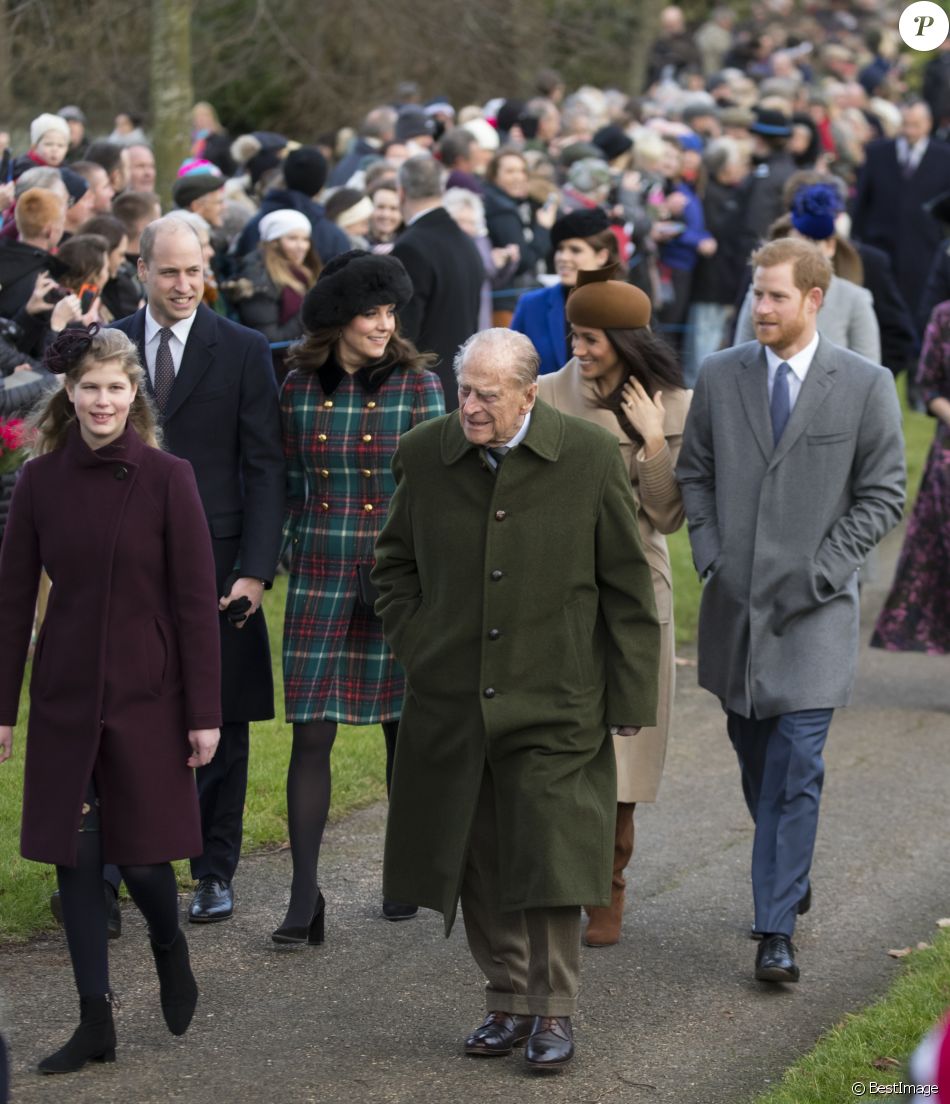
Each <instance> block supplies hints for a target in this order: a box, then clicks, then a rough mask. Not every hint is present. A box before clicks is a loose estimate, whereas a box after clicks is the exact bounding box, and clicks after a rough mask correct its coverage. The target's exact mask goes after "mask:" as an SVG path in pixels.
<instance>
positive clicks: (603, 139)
mask: <svg viewBox="0 0 950 1104" xmlns="http://www.w3.org/2000/svg"><path fill="white" fill-rule="evenodd" d="M593 142H594V145H595V146H596V147H597V148H598V149H599V150H601V151H602V152H603V155H604V157H606V158H607V160H608V161H613V159H614V158H615V157H619V156H620V155H621V154H622V153H626V152H627V150H628V149H630V147H631V146H632V145H633V139H632V138H631V137H630V135H629V134H626V133H625V132H624V130H623V128H622V127H618V126H616V125H615V124H611V125H609V126H603V127H601V128H600V130H598V131H597V133H596V134H595V135H594V138H593Z"/></svg>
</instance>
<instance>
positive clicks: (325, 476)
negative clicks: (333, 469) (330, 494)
mask: <svg viewBox="0 0 950 1104" xmlns="http://www.w3.org/2000/svg"><path fill="white" fill-rule="evenodd" d="M320 474H321V475H322V476H323V478H324V479H329V478H330V473H329V471H328V470H327V469H326V468H322V469H321V470H320Z"/></svg>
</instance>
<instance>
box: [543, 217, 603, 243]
mask: <svg viewBox="0 0 950 1104" xmlns="http://www.w3.org/2000/svg"><path fill="white" fill-rule="evenodd" d="M609 229H610V219H609V218H608V217H607V212H606V211H604V210H603V209H602V208H600V207H591V208H587V207H581V208H579V209H578V210H577V211H569V212H568V213H567V214H566V215H561V217H560V218H559V219H558V220H557V221H556V222H555V223H554V225H553V226H552V227H551V248H552V249H557V247H558V246H559V245H560V244H561V242H562V241H566V240H567V239H568V238H592V237H593V236H594V235H595V234H602V233H603V232H604V231H605V230H609Z"/></svg>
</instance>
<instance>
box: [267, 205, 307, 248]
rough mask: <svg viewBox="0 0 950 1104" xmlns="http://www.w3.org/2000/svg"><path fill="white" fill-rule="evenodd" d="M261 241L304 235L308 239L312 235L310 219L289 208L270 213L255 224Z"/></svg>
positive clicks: (300, 212)
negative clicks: (289, 235) (286, 235)
mask: <svg viewBox="0 0 950 1104" xmlns="http://www.w3.org/2000/svg"><path fill="white" fill-rule="evenodd" d="M257 229H258V232H259V234H260V237H261V241H277V239H278V238H282V237H283V236H284V234H294V233H304V234H306V235H307V237H308V238H309V237H310V236H311V235H312V233H313V227H312V226H311V225H310V219H308V218H307V216H306V215H305V214H304V213H303V212H302V211H295V210H293V208H291V207H282V208H281V209H280V210H279V211H271V212H270V214H267V215H265V216H264V217H263V218H262V219H261V221H260V222H259V223H258V224H257Z"/></svg>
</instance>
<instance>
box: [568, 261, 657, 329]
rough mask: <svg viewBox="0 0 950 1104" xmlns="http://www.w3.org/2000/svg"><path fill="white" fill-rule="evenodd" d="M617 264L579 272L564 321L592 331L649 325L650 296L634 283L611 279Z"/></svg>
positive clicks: (569, 297) (569, 298) (615, 271)
mask: <svg viewBox="0 0 950 1104" xmlns="http://www.w3.org/2000/svg"><path fill="white" fill-rule="evenodd" d="M618 269H619V266H618V265H608V266H607V267H606V268H597V269H594V271H592V272H583V271H582V272H578V274H577V286H576V287H575V288H574V290H573V291H572V292H571V294H570V295H568V297H567V320H568V322H570V323H571V325H573V326H589V327H590V328H591V329H593V330H635V329H640V328H641V327H643V326H649V324H650V311H651V309H652V308H651V305H650V298H649V296H648V295H646V294H645V293H644V292H642V291H641V290H640V289H639V288H638V287H634V286H633V284H625V283H623V282H622V281H620V280H611V278H610V277H611V276H615V275H616V274H617V272H618Z"/></svg>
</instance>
